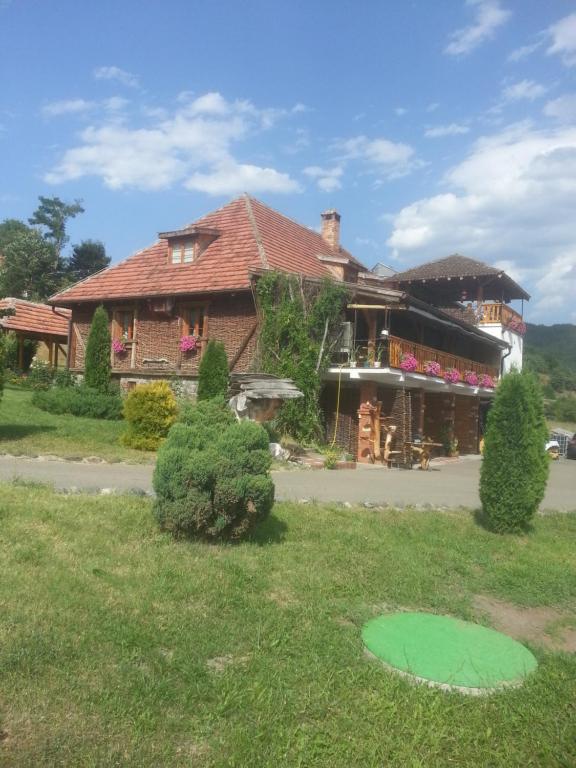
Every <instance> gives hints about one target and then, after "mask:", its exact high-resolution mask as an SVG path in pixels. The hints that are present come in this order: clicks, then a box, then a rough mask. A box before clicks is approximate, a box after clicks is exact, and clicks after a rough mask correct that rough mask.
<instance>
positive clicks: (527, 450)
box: [480, 372, 549, 533]
mask: <svg viewBox="0 0 576 768" xmlns="http://www.w3.org/2000/svg"><path fill="white" fill-rule="evenodd" d="M546 434H547V433H546V422H545V420H544V411H543V405H542V395H541V393H540V390H539V387H538V384H537V383H536V381H535V380H534V378H533V377H532V376H531V375H530V374H521V373H517V372H513V373H509V374H508V375H507V376H505V377H504V378H503V379H502V381H501V382H500V385H499V386H498V391H497V393H496V397H495V399H494V404H493V406H492V408H491V409H490V413H489V415H488V426H487V430H486V435H485V441H484V460H483V462H482V470H481V474H480V498H481V500H482V507H483V510H484V514H485V515H486V518H487V521H488V523H489V525H490V527H491V528H492V529H493V530H494V531H497V532H499V533H505V532H513V531H519V530H522V529H523V528H525V527H526V525H527V524H528V523H529V522H530V520H531V519H532V517H533V516H534V514H535V513H536V512H537V510H538V507H539V505H540V502H541V501H542V499H543V498H544V492H545V490H546V481H547V479H548V470H549V467H548V457H547V455H546V451H545V448H544V446H545V442H546Z"/></svg>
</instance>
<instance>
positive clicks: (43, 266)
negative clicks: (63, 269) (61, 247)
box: [0, 230, 61, 301]
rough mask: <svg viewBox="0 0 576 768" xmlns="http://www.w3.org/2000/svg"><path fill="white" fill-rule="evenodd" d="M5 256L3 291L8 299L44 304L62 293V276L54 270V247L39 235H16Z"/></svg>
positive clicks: (32, 232) (0, 275)
mask: <svg viewBox="0 0 576 768" xmlns="http://www.w3.org/2000/svg"><path fill="white" fill-rule="evenodd" d="M2 255H3V261H2V264H1V266H0V290H1V292H2V294H3V295H4V296H15V297H17V298H25V299H30V300H32V301H35V300H36V301H42V300H44V299H45V298H47V297H48V296H51V295H52V294H53V293H55V292H56V291H57V290H58V287H59V286H60V282H61V275H60V274H59V272H58V270H55V267H54V265H55V261H56V259H55V252H54V246H52V245H51V244H50V243H48V242H47V241H46V240H45V239H44V238H43V237H42V236H41V235H40V233H39V232H36V231H35V230H28V231H26V232H22V233H20V234H18V235H16V237H15V238H14V239H13V240H12V241H11V242H10V243H8V245H6V247H5V248H4V251H3V254H2Z"/></svg>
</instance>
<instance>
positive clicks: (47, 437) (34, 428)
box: [0, 386, 155, 463]
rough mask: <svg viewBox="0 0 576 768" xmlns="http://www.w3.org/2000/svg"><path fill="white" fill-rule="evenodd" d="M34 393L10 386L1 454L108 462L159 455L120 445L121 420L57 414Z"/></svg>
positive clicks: (1, 414)
mask: <svg viewBox="0 0 576 768" xmlns="http://www.w3.org/2000/svg"><path fill="white" fill-rule="evenodd" d="M31 399H32V392H30V391H28V390H25V389H21V388H19V387H12V386H7V387H5V389H4V396H3V398H2V400H1V401H0V453H12V454H16V455H25V456H38V455H44V454H53V455H55V456H62V457H63V458H67V459H78V458H83V457H85V456H99V457H100V458H102V459H106V460H107V461H130V462H134V463H143V462H150V461H152V460H153V459H152V458H151V456H152V457H155V454H149V453H145V452H142V451H135V450H132V449H131V448H125V447H124V446H123V445H120V443H119V441H118V438H119V437H120V434H121V433H122V432H123V431H124V429H125V425H124V424H123V423H122V422H121V421H104V420H102V419H87V418H81V417H78V416H67V415H64V416H57V415H54V414H52V413H46V411H41V410H40V409H39V408H36V406H34V405H32V403H31Z"/></svg>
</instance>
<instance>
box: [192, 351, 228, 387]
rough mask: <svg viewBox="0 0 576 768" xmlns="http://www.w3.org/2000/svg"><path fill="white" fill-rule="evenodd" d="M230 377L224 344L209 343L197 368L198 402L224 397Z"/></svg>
mask: <svg viewBox="0 0 576 768" xmlns="http://www.w3.org/2000/svg"><path fill="white" fill-rule="evenodd" d="M229 380H230V375H229V372H228V358H227V357H226V350H225V349H224V344H222V343H221V342H220V341H209V342H208V346H207V347H206V351H205V352H204V354H203V355H202V360H200V365H199V367H198V400H210V399H211V398H213V397H226V395H227V394H228V384H229Z"/></svg>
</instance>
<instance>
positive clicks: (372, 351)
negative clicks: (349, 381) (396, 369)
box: [362, 309, 376, 400]
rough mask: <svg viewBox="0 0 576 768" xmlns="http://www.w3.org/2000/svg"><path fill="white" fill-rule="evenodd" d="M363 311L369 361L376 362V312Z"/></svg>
mask: <svg viewBox="0 0 576 768" xmlns="http://www.w3.org/2000/svg"><path fill="white" fill-rule="evenodd" d="M363 311H364V317H365V318H366V323H367V325H368V360H370V361H371V362H374V360H375V359H376V312H374V311H373V310H366V309H365V310H363ZM362 400H364V398H362Z"/></svg>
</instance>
